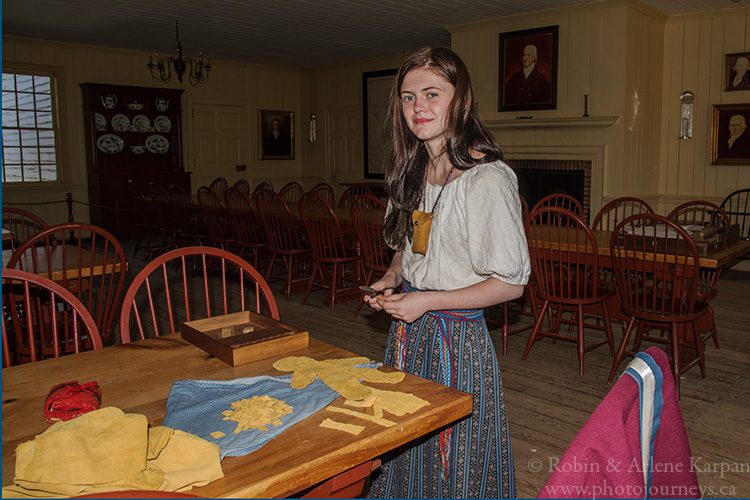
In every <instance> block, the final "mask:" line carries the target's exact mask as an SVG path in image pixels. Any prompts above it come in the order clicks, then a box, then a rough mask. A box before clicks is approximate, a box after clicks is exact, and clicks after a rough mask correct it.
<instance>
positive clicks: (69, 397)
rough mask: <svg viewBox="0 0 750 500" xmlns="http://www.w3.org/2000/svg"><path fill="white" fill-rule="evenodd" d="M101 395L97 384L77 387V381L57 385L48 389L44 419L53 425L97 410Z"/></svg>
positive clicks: (92, 383) (90, 383)
mask: <svg viewBox="0 0 750 500" xmlns="http://www.w3.org/2000/svg"><path fill="white" fill-rule="evenodd" d="M101 403H102V393H101V391H100V390H99V384H97V383H96V382H87V383H85V384H83V385H79V384H78V381H77V380H73V381H71V382H64V383H62V384H58V385H56V386H55V387H53V388H52V389H50V391H49V394H47V399H46V400H45V401H44V418H45V419H46V420H47V422H49V423H51V424H54V423H55V422H60V421H63V420H70V419H72V418H76V417H77V416H79V415H83V414H84V413H88V412H90V411H93V410H97V409H99V407H100V406H101Z"/></svg>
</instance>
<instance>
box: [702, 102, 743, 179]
mask: <svg viewBox="0 0 750 500" xmlns="http://www.w3.org/2000/svg"><path fill="white" fill-rule="evenodd" d="M748 124H750V104H714V109H713V119H712V120H711V165H750V129H748Z"/></svg>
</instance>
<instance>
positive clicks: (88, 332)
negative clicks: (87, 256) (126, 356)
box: [3, 269, 102, 368]
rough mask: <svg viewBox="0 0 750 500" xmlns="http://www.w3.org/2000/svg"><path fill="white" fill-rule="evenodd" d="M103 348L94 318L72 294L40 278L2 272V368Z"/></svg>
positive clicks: (18, 272)
mask: <svg viewBox="0 0 750 500" xmlns="http://www.w3.org/2000/svg"><path fill="white" fill-rule="evenodd" d="M101 348H102V339H101V337H100V335H99V329H98V328H97V327H96V322H95V321H94V318H93V317H92V316H91V313H90V312H89V311H88V310H87V309H86V306H84V305H83V303H82V302H81V301H80V300H78V298H76V297H75V295H73V294H72V293H71V292H70V291H69V290H66V289H65V288H63V287H62V286H61V285H59V284H57V283H55V282H54V281H52V280H50V279H47V278H45V277H44V276H40V275H38V274H34V273H30V272H26V271H21V270H19V269H3V368H5V367H7V366H12V365H13V364H16V363H18V362H27V361H31V362H34V361H38V360H41V359H44V358H49V357H55V358H57V357H59V356H61V355H63V354H69V353H78V352H81V351H84V350H87V349H101Z"/></svg>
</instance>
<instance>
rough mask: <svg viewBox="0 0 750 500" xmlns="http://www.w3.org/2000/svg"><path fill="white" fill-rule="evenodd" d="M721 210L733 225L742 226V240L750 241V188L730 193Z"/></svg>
mask: <svg viewBox="0 0 750 500" xmlns="http://www.w3.org/2000/svg"><path fill="white" fill-rule="evenodd" d="M720 208H721V209H722V210H724V213H726V214H727V216H728V217H729V221H730V222H731V223H732V224H737V225H739V226H740V239H741V240H750V188H745V189H738V190H737V191H734V192H732V193H729V194H728V195H727V196H726V198H724V200H723V201H722V202H721V206H720Z"/></svg>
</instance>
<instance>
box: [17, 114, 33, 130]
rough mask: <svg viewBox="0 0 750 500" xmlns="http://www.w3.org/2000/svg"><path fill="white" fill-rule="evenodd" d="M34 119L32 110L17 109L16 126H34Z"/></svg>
mask: <svg viewBox="0 0 750 500" xmlns="http://www.w3.org/2000/svg"><path fill="white" fill-rule="evenodd" d="M35 125H36V120H35V116H34V112H33V111H19V112H18V126H19V127H34V126H35Z"/></svg>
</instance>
